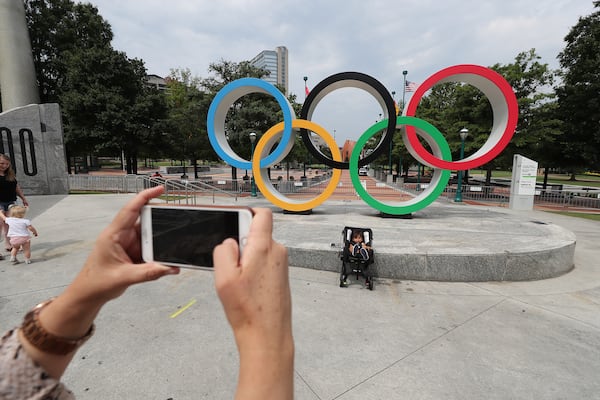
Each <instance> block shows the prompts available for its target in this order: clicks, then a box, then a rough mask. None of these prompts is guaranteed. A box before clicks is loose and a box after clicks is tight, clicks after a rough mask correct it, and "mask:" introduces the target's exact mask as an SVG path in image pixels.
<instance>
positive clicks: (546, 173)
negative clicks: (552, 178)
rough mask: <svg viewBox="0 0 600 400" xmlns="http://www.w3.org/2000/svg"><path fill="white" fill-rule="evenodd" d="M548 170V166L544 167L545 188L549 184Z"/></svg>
mask: <svg viewBox="0 0 600 400" xmlns="http://www.w3.org/2000/svg"><path fill="white" fill-rule="evenodd" d="M548 170H549V168H548V167H546V168H544V186H543V188H544V190H545V189H546V186H547V185H548Z"/></svg>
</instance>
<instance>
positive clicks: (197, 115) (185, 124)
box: [166, 69, 216, 178]
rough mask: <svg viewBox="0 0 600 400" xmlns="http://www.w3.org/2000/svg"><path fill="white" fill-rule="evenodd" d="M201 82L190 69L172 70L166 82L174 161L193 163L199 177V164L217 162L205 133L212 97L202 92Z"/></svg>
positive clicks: (195, 172) (195, 173)
mask: <svg viewBox="0 0 600 400" xmlns="http://www.w3.org/2000/svg"><path fill="white" fill-rule="evenodd" d="M201 82H202V81H201V79H200V78H197V77H193V76H192V74H191V72H190V71H189V70H188V69H185V70H180V69H175V70H171V74H170V75H169V77H168V78H167V87H168V90H167V95H166V97H167V104H168V108H169V120H170V131H169V132H168V136H169V139H170V142H171V154H173V155H174V157H173V158H179V159H182V160H185V159H190V160H191V162H192V165H193V166H194V176H195V177H196V178H197V177H198V171H197V163H198V162H197V160H198V159H203V160H216V154H215V152H214V151H212V148H211V146H210V143H209V141H208V133H207V131H206V117H207V114H208V108H209V106H210V102H209V100H210V96H209V95H208V94H207V93H206V92H205V91H203V90H202V88H201Z"/></svg>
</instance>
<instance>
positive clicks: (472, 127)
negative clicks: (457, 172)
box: [417, 49, 560, 184]
mask: <svg viewBox="0 0 600 400" xmlns="http://www.w3.org/2000/svg"><path fill="white" fill-rule="evenodd" d="M539 60H540V57H539V56H538V55H537V54H536V52H535V49H531V50H529V51H526V52H521V53H519V54H518V55H517V56H516V57H515V61H514V62H513V63H510V64H505V65H502V64H495V65H493V66H492V67H491V69H493V70H495V71H496V72H498V73H499V74H501V75H502V76H503V77H504V78H505V79H506V80H507V81H508V83H509V84H510V85H511V86H512V88H513V90H514V92H515V95H516V97H517V102H518V105H519V121H518V125H517V130H516V132H515V134H514V136H513V139H512V140H511V142H510V143H509V145H508V146H507V148H506V149H505V150H504V151H503V152H502V153H501V154H500V155H499V156H498V157H497V158H496V159H495V160H493V161H492V162H490V163H488V164H486V165H485V166H484V168H485V169H486V170H487V177H486V181H487V183H488V184H489V181H490V178H491V171H492V169H493V168H495V167H503V168H507V167H510V166H512V157H513V155H514V154H515V153H520V154H523V155H525V156H526V157H531V158H537V157H542V156H544V155H545V154H549V153H547V152H546V153H544V150H545V149H547V148H548V144H549V143H555V142H556V140H557V137H558V135H560V129H559V128H560V121H559V120H557V119H556V118H554V117H553V116H552V115H551V113H550V112H549V111H550V110H552V109H553V106H552V104H553V103H554V102H555V100H554V94H553V93H552V92H551V91H550V87H551V85H552V83H553V79H554V72H553V71H551V70H550V69H549V68H548V65H547V64H543V63H541V62H540V61H539ZM417 116H419V117H420V118H423V119H426V120H427V121H429V122H431V123H433V124H434V125H435V126H436V127H437V128H438V129H439V130H440V131H441V132H442V133H444V134H445V137H446V140H447V141H448V144H449V145H450V148H451V150H452V153H453V159H455V160H456V159H458V153H459V149H460V138H459V135H458V132H459V131H460V130H461V129H462V128H463V127H464V128H467V129H468V130H469V136H468V138H467V140H466V142H465V156H468V155H469V154H471V153H473V152H474V151H477V150H478V149H479V148H481V147H482V146H483V144H484V143H485V142H486V141H487V139H488V137H489V133H490V130H491V128H492V119H493V117H492V109H491V106H490V104H489V101H488V100H487V98H486V97H485V96H484V95H483V93H482V92H480V91H479V90H478V89H476V88H475V87H472V86H470V85H464V84H459V83H446V84H442V85H436V86H435V87H434V88H432V90H431V93H430V95H428V96H426V97H425V98H424V99H423V102H422V104H421V105H420V106H419V109H418V114H417ZM544 161H546V159H544ZM548 161H550V160H549V159H548Z"/></svg>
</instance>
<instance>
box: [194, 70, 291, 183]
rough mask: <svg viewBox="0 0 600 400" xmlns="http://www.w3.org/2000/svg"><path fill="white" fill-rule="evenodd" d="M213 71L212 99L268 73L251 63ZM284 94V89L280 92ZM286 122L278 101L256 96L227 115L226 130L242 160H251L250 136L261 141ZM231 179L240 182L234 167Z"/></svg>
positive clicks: (209, 83) (206, 83) (208, 86)
mask: <svg viewBox="0 0 600 400" xmlns="http://www.w3.org/2000/svg"><path fill="white" fill-rule="evenodd" d="M209 71H210V72H212V73H214V74H216V75H215V76H214V77H211V78H208V79H206V80H204V81H203V86H204V87H205V88H206V89H207V90H208V92H210V93H211V94H212V95H211V99H212V97H214V95H216V93H217V92H218V91H219V90H221V89H222V88H223V86H225V85H226V84H228V83H230V82H233V81H234V80H237V79H241V78H248V77H253V78H262V77H264V76H265V75H266V73H267V71H266V70H264V69H262V68H257V67H254V66H253V65H252V64H250V62H248V61H242V62H240V63H234V62H231V61H225V60H221V61H220V62H218V63H212V64H210V66H209ZM279 89H280V90H281V88H279ZM282 120H283V113H282V111H281V109H280V107H279V104H278V103H277V101H276V100H275V99H274V98H272V97H271V96H269V95H266V94H263V93H252V94H249V95H246V96H243V97H242V98H240V99H239V100H237V101H236V102H235V103H234V104H233V106H232V107H231V110H230V111H229V113H228V115H227V119H226V121H225V123H226V126H225V130H226V131H227V135H228V137H229V145H230V146H231V148H232V149H233V151H235V152H236V153H237V154H238V155H239V156H240V157H243V158H245V159H247V160H249V159H250V153H251V151H252V144H251V142H250V136H249V134H250V132H255V133H256V134H257V140H258V139H260V136H261V135H262V134H263V133H264V132H266V131H267V130H268V129H269V128H270V127H272V126H273V125H275V124H276V123H278V122H280V121H282ZM231 177H232V179H236V177H237V172H236V169H235V168H234V167H233V166H232V167H231Z"/></svg>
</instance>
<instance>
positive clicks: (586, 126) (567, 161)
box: [556, 1, 600, 179]
mask: <svg viewBox="0 0 600 400" xmlns="http://www.w3.org/2000/svg"><path fill="white" fill-rule="evenodd" d="M593 4H594V8H595V11H594V12H593V13H592V14H590V15H588V16H585V17H581V18H579V21H578V22H577V24H576V25H575V26H574V27H573V28H572V29H571V31H570V32H569V34H568V35H567V36H566V37H565V41H566V43H567V45H566V47H565V49H564V50H563V51H562V52H561V53H560V54H559V56H558V59H559V62H560V66H561V78H562V85H561V86H560V87H558V88H557V90H556V92H557V94H558V104H559V114H560V117H561V118H562V120H563V122H564V138H563V140H562V141H561V146H562V149H563V152H562V157H561V163H562V165H563V166H564V167H566V168H568V170H569V171H571V172H572V175H571V178H572V179H575V172H577V171H580V170H583V169H588V168H590V169H594V170H599V169H600V154H599V152H598V149H599V148H600V52H599V51H598V49H599V48H600V1H594V3H593Z"/></svg>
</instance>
